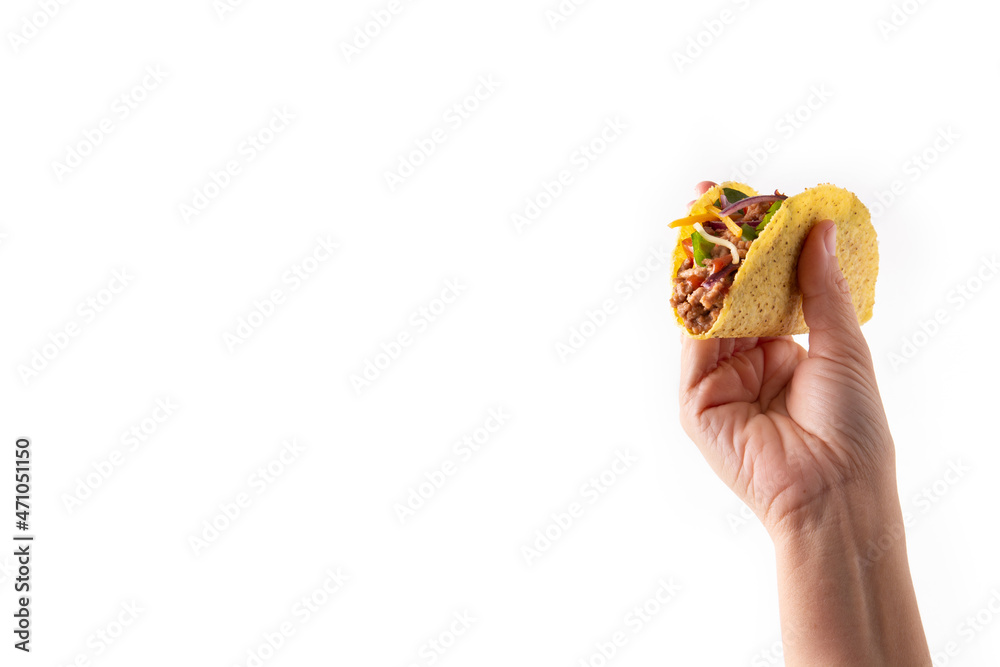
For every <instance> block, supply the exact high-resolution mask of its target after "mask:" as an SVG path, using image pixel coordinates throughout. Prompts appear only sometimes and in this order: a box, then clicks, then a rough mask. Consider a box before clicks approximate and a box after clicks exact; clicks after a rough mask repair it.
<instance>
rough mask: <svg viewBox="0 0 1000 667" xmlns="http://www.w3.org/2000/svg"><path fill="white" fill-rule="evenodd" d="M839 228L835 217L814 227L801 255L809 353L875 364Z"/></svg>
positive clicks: (800, 274) (800, 262)
mask: <svg viewBox="0 0 1000 667" xmlns="http://www.w3.org/2000/svg"><path fill="white" fill-rule="evenodd" d="M836 233H837V228H836V225H835V224H834V223H833V221H832V220H823V221H821V222H819V223H817V224H816V226H815V227H813V229H812V231H811V232H810V233H809V237H808V238H807V239H806V242H805V245H804V246H803V248H802V254H801V255H799V267H798V276H799V288H800V289H801V290H802V312H803V315H804V316H805V320H806V324H808V325H809V356H810V357H823V358H826V359H830V360H833V361H837V362H840V363H844V364H849V365H854V364H857V363H858V362H864V361H867V365H868V366H870V365H871V356H870V354H869V352H868V344H867V343H866V342H865V338H864V336H863V335H862V333H861V325H860V324H858V317H857V314H856V313H855V311H854V305H853V304H852V303H851V292H850V288H849V287H848V285H847V280H845V279H844V274H843V273H841V271H840V264H839V263H838V261H837V255H836V246H837V234H836Z"/></svg>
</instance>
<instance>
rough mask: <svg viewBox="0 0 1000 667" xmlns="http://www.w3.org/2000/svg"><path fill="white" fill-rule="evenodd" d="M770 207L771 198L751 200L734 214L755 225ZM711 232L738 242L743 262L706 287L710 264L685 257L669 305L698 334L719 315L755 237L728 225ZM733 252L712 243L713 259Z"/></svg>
mask: <svg viewBox="0 0 1000 667" xmlns="http://www.w3.org/2000/svg"><path fill="white" fill-rule="evenodd" d="M774 194H776V195H780V194H781V193H779V192H778V191H777V190H775V191H774ZM769 208H771V203H770V202H766V203H763V204H751V205H750V206H748V207H746V209H744V210H743V211H742V212H739V211H738V212H736V213H734V214H733V215H732V216H731V217H732V220H733V222H735V223H736V224H744V223H746V224H749V225H753V226H756V225H757V224H758V223H759V222H760V221H761V220H763V219H764V215H766V214H767V210H768V209H769ZM710 233H712V234H713V235H715V236H718V237H720V238H724V239H726V240H727V241H729V242H730V243H732V244H734V245H735V246H736V250H737V251H738V252H739V255H740V264H739V266H737V267H736V269H737V270H736V271H733V272H732V273H730V274H729V275H727V276H725V277H724V278H721V279H719V280H717V281H716V282H714V283H712V284H711V285H709V286H708V287H705V286H704V285H702V283H703V282H704V281H705V280H707V279H708V277H709V274H710V273H711V268H710V267H704V266H694V264H693V263H692V261H691V260H690V259H685V260H684V264H682V265H681V270H680V271H678V272H677V277H676V278H674V294H673V296H672V297H670V305H671V306H673V307H674V308H676V309H677V314H678V315H680V317H681V319H682V320H684V324H685V326H687V328H688V329H689V330H690V331H691V332H692V333H696V334H700V333H705V332H706V331H708V330H709V329H711V328H712V325H713V324H715V320H717V319H719V312H720V311H721V310H722V302H723V301H725V299H726V294H728V293H729V288H730V287H731V286H732V284H733V281H734V280H735V279H736V273H737V271H739V267H740V266H743V258H744V257H746V256H747V251H748V250H750V244H751V243H753V241H747V240H745V239H743V238H740V239H739V240H737V239H736V237H735V236H733V235H732V233H731V232H730V231H729V230H728V229H726V230H723V231H718V230H715V231H711V230H710ZM731 254H732V253H730V251H729V248H727V247H726V246H722V245H716V246H713V247H712V258H713V259H719V258H722V257H729V256H731ZM706 263H707V262H706Z"/></svg>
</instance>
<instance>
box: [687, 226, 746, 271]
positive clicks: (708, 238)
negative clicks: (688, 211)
mask: <svg viewBox="0 0 1000 667" xmlns="http://www.w3.org/2000/svg"><path fill="white" fill-rule="evenodd" d="M694 228H695V229H697V230H698V233H699V234H701V235H702V237H703V238H704V239H705V240H706V241H711V242H712V243H715V244H716V245H722V246H726V247H727V248H729V252H731V253H733V265H734V266H735V265H736V264H739V263H740V253H739V251H738V250H737V249H736V246H735V245H733V244H732V243H730V242H729V241H727V240H726V239H720V238H719V237H718V236H712V235H711V234H709V233H708V232H706V231H705V228H704V227H702V226H701V223H700V222H696V223H694Z"/></svg>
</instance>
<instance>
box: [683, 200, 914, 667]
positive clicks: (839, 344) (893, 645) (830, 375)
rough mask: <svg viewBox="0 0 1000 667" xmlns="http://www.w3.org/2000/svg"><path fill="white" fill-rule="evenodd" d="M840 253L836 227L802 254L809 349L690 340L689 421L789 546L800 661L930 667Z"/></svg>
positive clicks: (790, 606)
mask: <svg viewBox="0 0 1000 667" xmlns="http://www.w3.org/2000/svg"><path fill="white" fill-rule="evenodd" d="M713 185H714V183H711V182H708V181H705V182H702V183H699V184H698V188H697V191H698V193H699V194H702V193H704V192H705V191H706V190H708V188H710V187H712V186H713ZM835 248H836V228H835V227H834V224H833V222H831V221H829V220H823V221H821V222H819V223H817V224H816V226H815V227H814V228H813V229H812V231H811V232H810V234H809V236H808V238H807V239H806V242H805V244H804V246H803V248H802V253H801V254H800V255H799V266H798V279H799V288H800V289H801V291H802V310H803V314H804V315H805V320H806V324H808V325H809V351H808V352H806V351H805V350H804V349H802V348H801V347H800V346H799V345H797V344H796V343H795V342H793V341H792V339H791V337H789V336H785V337H782V338H736V339H732V338H730V339H717V340H692V339H690V338H688V337H687V336H683V338H682V356H681V387H680V403H681V423H682V424H683V425H684V429H685V430H686V431H687V432H688V435H690V436H691V439H692V440H694V441H695V442H696V443H697V444H698V446H699V447H700V448H701V451H702V454H704V455H705V458H706V459H708V462H709V463H710V464H711V465H712V467H713V468H714V469H715V472H716V473H717V474H718V475H719V477H721V478H722V480H723V481H725V482H726V483H727V484H728V485H729V486H730V488H732V489H733V491H735V492H736V494H737V495H738V496H740V498H742V499H743V501H744V502H746V503H747V505H749V506H750V508H751V509H753V511H754V512H756V514H757V516H758V517H760V519H761V521H762V522H763V524H764V526H765V528H766V529H767V531H768V533H770V535H771V538H772V540H773V541H774V543H775V557H776V562H777V566H778V601H779V607H780V609H781V618H782V643H783V646H784V657H785V664H786V665H788V667H798V666H799V665H810V666H811V665H893V666H895V665H900V666H901V667H904V666H905V667H918V666H919V667H929V665H930V664H931V657H930V652H929V651H928V650H927V640H926V638H925V636H924V630H923V626H922V624H921V622H920V613H919V610H918V608H917V599H916V595H915V593H914V590H913V582H912V580H911V578H910V570H909V564H908V562H907V557H906V544H905V540H904V539H903V537H904V536H905V531H904V527H903V516H902V510H901V508H900V505H899V497H898V495H897V493H896V479H895V462H894V452H893V443H892V437H891V436H890V434H889V427H888V424H887V423H886V418H885V411H884V410H883V408H882V400H881V398H880V397H879V392H878V386H877V385H876V383H875V371H874V368H873V366H872V359H871V354H870V353H869V351H868V345H867V344H866V343H865V339H864V337H863V336H862V335H861V327H860V325H859V324H858V319H857V316H856V315H855V312H854V307H853V306H852V305H851V299H850V292H849V290H848V287H847V282H846V281H845V280H844V276H843V275H842V274H841V272H840V266H839V264H838V263H837V257H836V254H835V252H834V249H835Z"/></svg>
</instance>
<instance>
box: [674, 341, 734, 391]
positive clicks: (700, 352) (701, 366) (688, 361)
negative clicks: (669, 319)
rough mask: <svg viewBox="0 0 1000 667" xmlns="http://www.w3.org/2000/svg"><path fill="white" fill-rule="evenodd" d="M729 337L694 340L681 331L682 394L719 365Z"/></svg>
mask: <svg viewBox="0 0 1000 667" xmlns="http://www.w3.org/2000/svg"><path fill="white" fill-rule="evenodd" d="M726 340H727V339H720V338H709V339H707V340H694V339H693V338H690V337H689V336H687V335H685V334H684V333H683V332H682V333H681V394H684V393H685V392H687V391H690V390H691V388H692V387H694V386H695V385H697V384H698V382H700V381H701V379H702V378H703V377H705V376H706V375H707V374H708V373H710V372H711V371H712V369H714V368H715V367H716V365H718V363H719V359H720V357H722V353H723V350H722V343H723V342H725V341H726Z"/></svg>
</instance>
